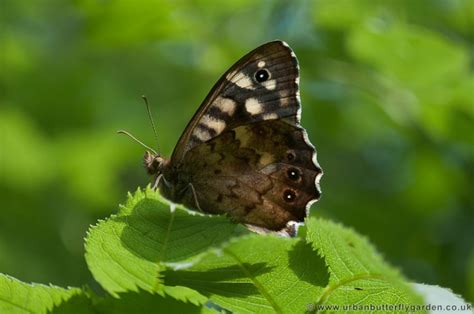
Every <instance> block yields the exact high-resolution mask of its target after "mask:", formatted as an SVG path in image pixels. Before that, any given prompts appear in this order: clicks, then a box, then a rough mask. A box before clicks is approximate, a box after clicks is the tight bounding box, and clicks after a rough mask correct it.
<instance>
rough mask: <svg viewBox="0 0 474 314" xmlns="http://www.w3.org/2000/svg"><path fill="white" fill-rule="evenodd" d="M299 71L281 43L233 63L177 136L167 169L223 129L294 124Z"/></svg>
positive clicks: (297, 103) (265, 45) (297, 108)
mask: <svg viewBox="0 0 474 314" xmlns="http://www.w3.org/2000/svg"><path fill="white" fill-rule="evenodd" d="M298 81H299V69H298V61H297V59H296V56H295V54H294V53H293V51H292V50H291V48H289V47H288V45H287V44H286V43H284V42H282V41H273V42H269V43H266V44H264V45H262V46H260V47H258V48H256V49H255V50H253V51H251V52H250V53H248V54H247V55H245V56H244V57H243V58H242V59H240V60H239V61H238V62H237V63H236V64H234V65H233V66H232V67H231V68H230V69H229V70H228V71H227V72H226V73H225V74H224V75H223V76H222V77H221V78H220V79H219V81H217V83H216V84H215V85H214V87H213V88H212V90H211V91H210V93H209V94H208V95H207V97H206V99H205V100H204V101H203V103H202V104H201V106H200V107H199V109H198V111H197V112H196V113H195V115H194V117H193V118H192V119H191V121H190V122H189V124H188V126H187V127H186V129H185V130H184V132H183V134H182V135H181V137H180V139H179V141H178V144H177V145H176V147H175V150H174V152H173V154H172V157H171V164H172V165H177V164H179V163H181V162H182V160H183V159H184V157H185V155H186V153H187V152H188V151H189V150H191V149H192V148H194V147H195V146H196V145H199V144H201V143H204V142H207V141H209V140H211V139H213V138H215V137H217V136H219V135H220V134H222V133H223V132H224V131H226V130H230V129H233V128H236V127H238V126H240V125H246V124H249V123H255V122H258V121H263V120H272V119H285V120H287V121H288V122H290V123H292V124H297V123H299V116H298V112H299V108H300V102H299V94H298Z"/></svg>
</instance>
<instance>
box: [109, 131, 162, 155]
mask: <svg viewBox="0 0 474 314" xmlns="http://www.w3.org/2000/svg"><path fill="white" fill-rule="evenodd" d="M117 133H118V134H124V135H127V136H128V137H130V138H131V139H132V140H134V141H135V142H137V143H138V144H140V145H142V146H143V147H145V148H146V149H148V150H149V151H151V152H152V153H153V154H154V155H158V153H157V152H156V151H155V150H154V149H153V148H151V147H150V146H148V145H146V144H145V143H143V142H142V141H140V140H139V139H138V138H136V137H135V136H133V135H132V134H130V133H129V132H127V131H125V130H118V131H117Z"/></svg>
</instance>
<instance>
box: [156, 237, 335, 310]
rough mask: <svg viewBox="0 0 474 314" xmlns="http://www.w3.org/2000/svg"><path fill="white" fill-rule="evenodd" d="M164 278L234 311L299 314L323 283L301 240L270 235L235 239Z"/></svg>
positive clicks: (319, 265)
mask: <svg viewBox="0 0 474 314" xmlns="http://www.w3.org/2000/svg"><path fill="white" fill-rule="evenodd" d="M164 280H165V284H166V285H182V286H188V287H190V288H192V289H195V290H197V291H198V292H200V293H201V294H203V295H206V296H208V297H209V298H210V300H211V301H212V302H214V303H216V304H218V305H219V306H221V307H223V308H226V309H228V310H231V311H234V312H238V313H302V312H304V311H305V310H306V308H307V305H308V304H309V303H310V302H312V301H314V300H316V299H317V298H318V297H319V296H320V295H321V293H322V290H323V287H324V286H326V284H327V282H328V278H327V271H326V269H325V267H324V261H323V260H322V259H321V258H320V257H319V256H318V255H317V254H316V252H314V251H313V250H312V248H311V247H310V246H308V245H307V244H305V243H304V241H303V240H301V239H295V238H281V237H276V236H273V235H266V236H265V235H248V236H245V237H241V238H238V239H234V240H232V241H231V242H230V243H229V244H227V245H225V246H223V247H222V248H221V249H214V250H211V251H210V252H209V253H207V254H206V255H205V256H203V257H202V258H201V260H200V262H199V263H197V264H196V265H194V266H192V267H190V268H187V269H183V270H175V271H171V270H169V271H167V272H165V276H164Z"/></svg>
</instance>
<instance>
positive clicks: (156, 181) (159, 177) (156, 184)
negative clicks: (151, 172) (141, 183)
mask: <svg viewBox="0 0 474 314" xmlns="http://www.w3.org/2000/svg"><path fill="white" fill-rule="evenodd" d="M162 177H163V174H162V173H160V175H159V176H158V177H156V179H155V183H154V184H153V187H152V188H151V189H152V190H156V189H158V185H159V184H160V180H161V178H162Z"/></svg>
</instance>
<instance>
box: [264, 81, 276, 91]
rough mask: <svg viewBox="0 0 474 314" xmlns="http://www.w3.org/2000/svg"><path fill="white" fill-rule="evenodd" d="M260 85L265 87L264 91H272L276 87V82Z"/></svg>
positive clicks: (266, 82)
mask: <svg viewBox="0 0 474 314" xmlns="http://www.w3.org/2000/svg"><path fill="white" fill-rule="evenodd" d="M262 85H263V86H265V88H266V89H269V90H274V89H275V88H276V86H277V82H276V80H269V81H265V82H262Z"/></svg>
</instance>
